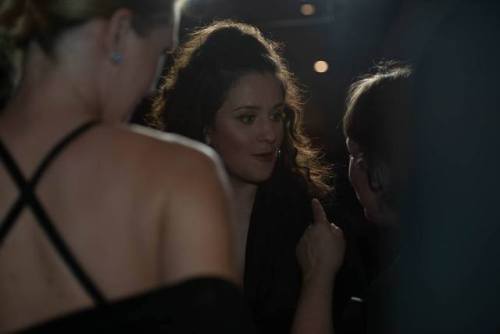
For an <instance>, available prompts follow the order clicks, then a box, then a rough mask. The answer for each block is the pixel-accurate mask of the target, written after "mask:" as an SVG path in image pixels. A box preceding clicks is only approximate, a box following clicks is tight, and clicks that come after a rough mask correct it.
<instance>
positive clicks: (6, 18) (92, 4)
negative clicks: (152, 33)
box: [0, 0, 176, 51]
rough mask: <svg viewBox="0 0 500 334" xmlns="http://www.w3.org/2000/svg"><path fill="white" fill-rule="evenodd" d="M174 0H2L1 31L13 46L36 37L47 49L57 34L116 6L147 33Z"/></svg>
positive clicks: (163, 17) (169, 14) (167, 16)
mask: <svg viewBox="0 0 500 334" xmlns="http://www.w3.org/2000/svg"><path fill="white" fill-rule="evenodd" d="M175 2H176V1H175V0H164V1H162V0H77V1H75V0H3V1H2V5H0V33H1V34H3V35H6V36H7V37H8V38H10V39H11V40H12V42H13V44H14V45H15V46H16V47H19V48H24V47H26V46H27V45H28V44H29V43H30V42H32V41H35V42H37V43H39V44H40V46H41V47H42V48H43V49H44V50H45V51H50V49H51V48H52V45H53V43H54V41H55V40H56V39H57V37H58V35H59V34H60V33H61V32H63V31H65V30H67V29H69V28H71V27H74V26H77V25H79V24H82V23H85V22H86V21H88V20H91V19H94V18H99V17H101V18H106V17H109V16H110V15H112V14H113V13H114V12H115V11H116V10H117V9H119V8H128V9H130V10H131V11H132V12H133V14H134V19H133V27H134V29H135V30H136V31H137V32H138V33H142V34H144V33H146V32H147V31H148V30H149V29H150V28H151V27H153V26H154V25H156V24H159V23H167V22H169V21H170V20H171V18H172V17H173V12H174V6H173V4H174V3H175Z"/></svg>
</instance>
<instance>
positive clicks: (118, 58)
mask: <svg viewBox="0 0 500 334" xmlns="http://www.w3.org/2000/svg"><path fill="white" fill-rule="evenodd" d="M111 61H112V62H113V63H114V64H116V65H120V64H121V63H123V55H122V54H121V53H120V52H117V51H115V52H113V53H112V54H111Z"/></svg>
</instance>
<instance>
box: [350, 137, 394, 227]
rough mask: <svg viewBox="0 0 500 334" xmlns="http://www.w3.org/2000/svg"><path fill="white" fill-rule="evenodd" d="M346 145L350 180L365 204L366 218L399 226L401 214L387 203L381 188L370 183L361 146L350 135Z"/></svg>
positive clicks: (387, 224)
mask: <svg viewBox="0 0 500 334" xmlns="http://www.w3.org/2000/svg"><path fill="white" fill-rule="evenodd" d="M346 147H347V151H348V152H349V180H350V182H351V184H352V187H353V188H354V191H355V193H356V197H357V198H358V200H359V202H360V203H361V205H362V206H363V212H364V215H365V217H366V219H367V220H369V221H371V222H374V223H376V224H380V225H385V226H392V227H397V226H398V221H399V215H398V214H397V212H395V211H394V210H392V209H390V208H389V207H388V206H387V205H386V204H385V202H384V200H383V198H382V192H381V189H380V188H379V189H374V187H372V186H371V185H370V179H369V176H368V166H367V163H366V161H365V159H364V156H363V152H362V150H361V147H360V146H359V144H358V143H356V142H355V141H353V140H352V139H351V138H349V137H347V138H346Z"/></svg>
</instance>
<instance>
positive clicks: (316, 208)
mask: <svg viewBox="0 0 500 334" xmlns="http://www.w3.org/2000/svg"><path fill="white" fill-rule="evenodd" d="M311 204H312V211H313V218H314V221H313V224H328V218H327V217H326V213H325V210H324V209H323V206H322V205H321V203H320V202H319V201H318V200H317V199H316V198H313V200H312V201H311Z"/></svg>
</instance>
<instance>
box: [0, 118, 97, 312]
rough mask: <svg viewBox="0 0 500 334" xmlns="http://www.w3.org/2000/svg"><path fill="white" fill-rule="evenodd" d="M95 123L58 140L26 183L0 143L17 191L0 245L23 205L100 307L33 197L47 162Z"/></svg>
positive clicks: (89, 283)
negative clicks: (28, 209) (29, 210)
mask: <svg viewBox="0 0 500 334" xmlns="http://www.w3.org/2000/svg"><path fill="white" fill-rule="evenodd" d="M96 124H97V121H90V122H87V123H85V124H83V125H80V126H79V127H77V128H76V129H75V130H73V131H72V132H70V133H69V134H68V135H66V136H65V137H64V138H63V139H62V140H60V141H59V142H58V143H57V144H56V145H55V146H54V147H53V148H52V149H51V150H50V151H49V153H48V154H47V155H46V156H45V158H44V159H43V160H42V162H41V163H40V165H39V166H38V168H37V169H36V171H35V173H34V174H33V177H32V178H31V180H29V181H27V180H26V179H25V177H24V176H23V174H22V172H21V170H20V169H19V166H18V165H17V164H16V162H15V160H14V158H13V157H12V155H11V154H10V153H9V151H8V150H7V148H6V147H5V146H4V145H3V144H2V142H1V141H0V158H1V160H2V161H3V162H4V164H5V167H6V168H7V171H8V172H9V174H10V175H11V176H12V178H13V180H14V182H15V183H16V185H17V187H18V188H19V190H20V192H21V193H20V195H19V197H18V199H17V200H16V202H15V203H14V205H13V206H12V208H11V209H10V210H9V211H8V213H7V215H6V216H5V218H4V220H3V222H2V224H1V225H0V246H1V245H2V243H3V241H4V240H5V237H6V236H7V234H8V232H9V231H10V230H11V228H12V227H13V226H14V223H15V221H16V219H17V218H18V217H19V214H20V213H21V211H22V209H23V208H24V207H25V206H28V207H29V208H31V211H32V212H33V214H34V215H35V217H36V218H37V220H38V223H39V224H40V226H41V227H42V228H43V230H44V231H45V233H46V234H47V236H48V238H49V240H50V241H51V242H52V244H53V246H54V247H55V248H56V250H57V251H58V253H59V255H60V256H61V257H62V259H63V260H64V262H65V263H66V265H67V266H68V267H69V269H70V270H71V272H72V273H73V275H74V276H75V277H76V279H77V280H78V281H79V282H80V284H81V285H82V287H83V288H84V289H85V290H86V291H87V293H88V294H89V296H90V297H91V298H92V299H93V300H94V303H95V304H96V305H102V304H104V303H105V298H104V296H103V294H102V293H101V292H100V291H99V289H98V288H97V286H96V285H95V284H94V283H93V282H92V280H91V279H90V278H89V276H88V275H87V274H86V273H85V272H84V271H83V269H82V267H81V266H80V264H79V263H78V261H77V260H76V258H75V257H74V256H73V255H72V253H71V251H70V249H69V247H68V246H67V245H66V243H65V242H64V240H63V239H62V238H61V236H60V235H59V233H58V232H57V229H56V228H55V226H54V225H53V224H52V222H51V219H50V217H49V216H48V214H47V212H46V211H45V209H44V208H43V206H42V204H41V203H40V201H39V199H38V198H37V196H36V195H35V189H36V186H37V184H38V182H39V181H40V178H41V177H42V175H43V173H44V172H45V171H46V170H47V168H48V167H49V165H50V163H51V162H52V161H53V160H54V159H55V158H56V157H57V155H58V154H59V153H61V152H62V150H63V149H64V148H65V147H67V145H68V144H69V143H70V142H72V141H73V140H75V139H76V138H78V137H79V136H80V135H82V134H83V133H84V132H85V131H87V130H88V129H90V128H91V127H92V126H94V125H96Z"/></svg>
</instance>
